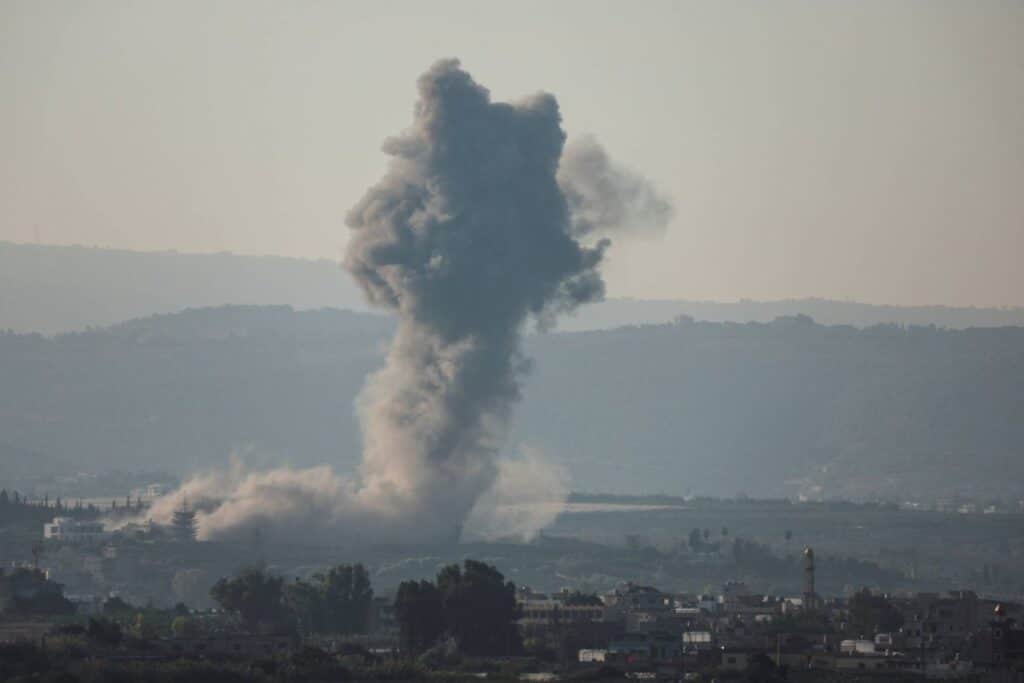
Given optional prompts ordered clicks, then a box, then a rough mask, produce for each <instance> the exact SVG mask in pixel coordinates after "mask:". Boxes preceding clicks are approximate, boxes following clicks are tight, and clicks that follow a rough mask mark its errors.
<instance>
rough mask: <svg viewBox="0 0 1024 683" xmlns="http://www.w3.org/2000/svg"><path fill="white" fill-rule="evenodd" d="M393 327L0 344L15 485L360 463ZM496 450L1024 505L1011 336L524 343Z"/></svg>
mask: <svg viewBox="0 0 1024 683" xmlns="http://www.w3.org/2000/svg"><path fill="white" fill-rule="evenodd" d="M391 330H392V322H391V321H390V320H389V319H387V318H385V317H382V316H375V315H370V314H364V313H353V312H347V311H337V310H321V311H308V312H295V311H293V310H291V309H290V308H287V307H225V308H217V309H202V310H191V311H186V312H184V313H181V314H177V315H166V316H156V317H151V318H145V319H139V320H134V321H131V322H128V323H125V324H121V325H117V326H114V327H111V328H107V329H102V330H94V331H89V332H84V333H79V334H71V335H63V336H58V337H54V338H46V337H42V336H39V335H16V334H6V335H2V336H0V378H2V381H0V435H2V436H0V441H2V442H3V443H4V444H5V445H4V448H5V449H6V450H7V452H11V453H15V452H17V453H19V454H21V455H19V456H18V458H17V460H18V468H17V469H18V473H13V472H12V471H11V470H10V469H9V468H7V467H5V468H4V470H5V471H4V472H3V475H4V478H9V477H14V476H22V475H24V474H25V472H24V470H25V468H26V467H27V466H29V465H30V464H31V463H32V461H33V459H32V458H27V457H26V456H25V455H24V454H25V453H40V454H44V455H45V456H47V458H46V459H45V460H44V459H39V462H40V463H45V465H46V469H47V470H48V471H50V470H53V468H54V463H55V462H59V463H63V464H64V466H65V467H66V468H67V469H69V470H71V471H79V470H103V469H110V468H122V469H131V470H155V469H159V470H169V471H171V472H173V473H175V474H179V475H180V474H186V473H188V472H191V471H195V470H197V469H203V468H208V467H212V466H222V465H224V464H225V463H226V462H227V460H228V458H229V456H230V455H231V454H232V453H239V454H242V455H243V456H244V457H245V458H246V459H247V460H248V461H250V462H251V464H253V465H254V466H266V465H278V464H285V463H290V464H294V465H299V466H304V465H313V464H320V463H325V462H327V463H333V464H335V466H337V467H338V468H339V469H341V470H345V471H352V470H354V468H355V467H356V466H357V464H358V461H359V435H358V429H357V423H356V420H355V418H354V400H355V397H356V395H357V394H358V392H359V390H360V388H361V387H362V385H363V382H364V380H365V378H366V375H367V374H368V373H369V372H371V371H372V370H373V369H375V368H377V367H379V366H380V365H381V364H382V354H383V351H384V349H385V346H386V343H387V340H388V337H389V335H390V333H391ZM527 352H528V354H529V355H530V356H531V357H532V358H533V360H534V363H533V370H532V372H531V374H530V375H529V376H527V377H526V379H525V381H524V390H523V401H522V403H521V404H520V405H519V406H518V407H517V412H516V414H515V419H514V424H513V427H512V434H511V439H510V444H512V446H511V447H515V446H516V445H518V444H521V443H527V444H530V445H532V446H535V447H538V448H540V449H541V450H543V451H544V452H545V453H547V454H548V455H549V456H550V457H552V458H555V459H558V460H561V461H562V462H564V463H565V464H566V465H567V466H568V468H569V471H570V473H571V476H572V484H573V488H575V489H576V490H590V491H611V492H622V493H639V492H646V493H652V492H664V493H669V494H676V495H681V494H686V493H694V494H709V495H733V494H736V493H738V492H745V493H748V494H750V495H752V496H753V495H757V496H779V495H786V496H795V495H800V494H804V495H808V496H811V497H822V496H824V497H828V498H831V497H854V498H884V499H903V498H907V497H936V496H941V497H947V496H953V495H955V494H957V493H962V494H968V495H971V496H972V497H978V496H982V497H984V496H992V497H998V496H1001V497H1005V498H1014V499H1016V498H1019V497H1022V496H1024V484H1022V483H1021V482H1024V476H1022V475H1024V458H1022V457H1021V456H1022V444H1024V419H1022V417H1024V409H1022V406H1024V328H1016V327H1006V328H990V329H967V330H943V329H937V328H933V327H899V326H895V325H887V326H876V327H869V328H865V329H857V328H853V327H845V326H832V327H828V326H822V325H818V324H816V323H814V322H813V321H811V320H810V319H809V318H805V317H790V318H781V319H778V320H776V321H774V322H771V323H748V324H734V323H706V322H693V321H689V320H685V319H683V320H681V321H679V322H677V323H674V324H666V325H652V326H641V327H623V328H619V329H615V330H609V331H598V332H579V333H560V334H547V335H534V336H531V337H529V338H528V342H527Z"/></svg>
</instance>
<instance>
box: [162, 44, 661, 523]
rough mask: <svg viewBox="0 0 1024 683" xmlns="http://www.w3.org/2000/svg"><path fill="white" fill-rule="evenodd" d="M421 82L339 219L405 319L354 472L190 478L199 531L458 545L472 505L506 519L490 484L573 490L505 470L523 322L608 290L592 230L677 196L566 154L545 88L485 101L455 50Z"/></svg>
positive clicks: (380, 377) (368, 271)
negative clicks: (485, 501) (509, 99)
mask: <svg viewBox="0 0 1024 683" xmlns="http://www.w3.org/2000/svg"><path fill="white" fill-rule="evenodd" d="M418 85H419V99H418V101H417V103H416V108H415V116H414V120H413V123H412V126H411V127H410V128H409V129H408V130H406V131H405V132H404V133H402V134H401V135H398V136H396V137H394V138H391V139H388V140H387V141H386V142H385V143H384V147H383V149H384V151H385V152H386V153H387V154H389V155H390V156H391V161H390V164H389V167H388V170H387V173H386V174H385V176H384V177H383V178H382V179H381V180H380V181H379V182H378V183H377V184H376V185H375V186H374V187H372V188H371V189H370V190H369V191H368V192H367V193H366V195H365V196H364V197H363V198H362V200H360V202H359V203H358V204H357V205H356V206H355V207H354V208H353V209H352V211H351V212H350V213H349V215H348V217H347V223H348V225H349V227H350V228H351V229H352V237H351V240H350V241H349V245H348V250H347V253H346V257H345V267H346V268H347V270H348V271H349V272H350V273H351V274H352V275H353V276H354V277H355V279H356V281H357V282H358V283H359V285H360V286H361V287H362V289H363V290H364V292H365V293H366V296H367V298H368V299H369V301H370V302H371V303H373V304H375V305H377V306H380V307H383V308H386V309H389V310H391V311H393V312H394V313H395V314H396V315H397V318H398V328H397V331H396V335H395V338H394V340H393V341H392V344H391V347H390V350H389V352H388V355H387V362H386V365H385V366H384V368H382V369H381V370H380V371H378V372H377V373H375V374H374V375H372V376H371V377H370V378H369V380H368V382H367V385H366V387H365V389H364V391H363V393H362V394H361V396H360V398H359V400H358V406H357V407H358V411H359V416H360V423H361V427H362V432H363V441H364V444H363V447H364V453H363V464H362V468H361V471H360V480H359V482H358V483H354V482H351V481H348V480H344V479H341V478H339V477H338V476H337V475H335V474H333V473H332V472H331V471H330V470H329V469H328V468H322V469H317V470H306V471H300V472H295V471H292V470H278V471H273V472H269V473H257V474H248V473H244V472H242V471H237V472H235V473H234V474H233V475H231V476H210V475H208V476H206V477H205V478H197V479H195V480H193V482H191V483H190V484H189V486H190V487H191V488H189V486H186V487H185V489H183V490H182V491H181V492H179V493H178V494H177V496H178V497H179V498H180V497H181V496H183V495H185V493H186V490H187V491H188V492H190V493H191V495H192V497H193V499H194V500H202V501H205V502H204V508H205V509H204V512H203V514H202V516H201V518H200V520H201V527H202V525H203V524H205V527H203V535H204V536H206V537H212V536H217V535H221V534H225V533H230V532H231V531H232V530H235V529H239V528H244V527H245V526H246V525H247V524H252V523H254V520H260V521H261V523H265V522H267V521H268V520H269V523H271V524H273V525H276V527H277V528H278V529H281V530H285V529H287V530H288V531H289V532H291V530H293V529H294V530H303V529H304V530H305V531H306V533H312V532H313V531H315V530H317V529H321V530H323V531H324V532H326V533H327V534H333V535H334V536H335V537H336V538H338V537H340V538H351V537H352V536H353V532H352V529H351V527H353V526H355V525H358V526H359V527H360V528H361V529H362V533H364V534H369V535H376V536H378V537H383V538H387V539H389V540H402V541H410V540H430V539H433V540H444V539H447V540H453V539H457V538H458V537H459V536H460V535H461V533H462V531H463V525H464V524H465V522H466V520H467V518H468V516H469V515H470V513H471V511H473V510H474V509H476V510H477V512H478V513H479V512H480V511H481V510H483V511H485V512H484V513H483V514H485V516H488V518H489V519H491V520H493V519H496V517H495V516H494V515H493V514H492V513H493V509H491V511H490V512H486V511H487V510H488V509H489V508H488V506H487V505H483V506H478V502H479V500H480V498H481V496H482V495H483V494H485V493H486V492H489V491H492V492H496V493H495V496H496V497H497V499H502V496H504V498H509V497H514V496H516V495H518V494H516V493H514V492H516V491H522V490H525V489H529V488H531V487H530V486H529V485H528V484H527V483H525V480H526V479H528V478H529V476H530V475H531V473H544V472H548V473H549V474H548V475H544V476H547V477H548V478H549V479H552V480H555V479H557V482H556V483H557V485H556V486H554V489H557V490H559V491H561V490H562V489H563V488H564V487H563V484H562V478H560V477H554V476H551V475H550V472H552V470H551V468H546V467H544V466H543V465H542V464H540V461H539V460H538V459H537V458H536V457H535V456H532V455H531V456H529V457H528V458H527V459H524V460H522V461H521V462H520V463H519V464H517V465H516V466H514V467H513V466H504V465H503V466H501V467H499V461H498V453H499V450H500V449H501V447H502V444H503V442H504V438H505V435H506V428H507V424H508V420H509V417H510V413H511V408H512V406H513V404H514V403H515V401H516V400H517V399H518V398H519V382H520V378H521V377H522V375H523V372H524V371H525V369H526V366H527V363H526V360H525V359H524V357H523V354H522V351H521V336H522V333H523V330H524V327H525V326H526V325H527V324H528V322H529V321H530V320H535V321H542V320H543V321H550V320H551V319H552V318H553V316H554V315H556V314H557V313H559V312H563V311H567V310H571V309H573V308H575V307H576V306H578V305H580V304H583V303H586V302H588V301H594V300H597V299H600V298H601V297H602V296H603V294H604V283H603V281H602V279H601V276H600V274H599V272H598V266H599V264H600V263H601V259H602V255H603V254H604V251H605V249H606V248H607V247H608V245H609V242H608V240H607V239H598V240H597V241H596V242H595V243H593V244H584V243H582V242H581V238H582V236H583V235H584V234H586V233H604V232H607V231H608V230H609V229H611V228H613V227H620V226H621V225H624V224H628V223H630V222H639V223H642V224H645V225H650V224H657V223H659V221H661V222H663V221H664V220H665V219H666V218H665V217H666V216H667V213H666V212H667V209H666V208H665V207H666V206H667V205H665V204H664V202H662V200H660V199H658V197H657V195H656V194H655V193H654V192H653V190H650V189H649V188H648V187H647V185H646V183H645V182H644V181H642V180H640V179H639V178H638V177H637V176H635V175H634V174H631V173H628V172H626V171H623V170H622V169H620V168H618V167H617V166H615V165H614V164H612V163H611V162H610V161H609V160H608V158H607V156H606V155H605V154H604V152H603V151H602V150H600V148H599V147H598V146H597V145H596V143H594V142H593V141H592V140H584V141H583V142H581V143H579V145H578V146H576V147H572V148H571V149H573V150H577V151H575V152H571V153H569V154H568V155H567V156H564V155H563V146H564V144H565V134H564V133H563V131H562V128H561V116H560V114H559V110H558V104H557V103H556V101H555V98H554V97H552V96H551V95H547V94H538V95H534V96H532V97H528V98H526V99H524V100H522V101H519V102H516V103H503V102H492V101H491V98H490V94H489V93H488V91H487V90H486V89H485V88H483V87H481V86H480V85H478V84H477V83H475V82H474V81H473V79H472V78H471V77H470V76H469V74H468V73H466V72H465V71H463V70H462V69H461V68H460V66H459V63H458V62H457V61H455V60H447V61H441V62H438V63H437V64H435V65H434V66H433V67H432V68H431V69H430V70H429V71H428V72H427V73H426V74H424V75H423V76H422V77H421V78H420V79H419V84H418ZM499 474H500V475H501V479H502V480H503V481H498V479H499ZM550 488H551V487H550V486H549V487H548V489H550ZM536 489H537V490H547V489H545V488H543V487H536ZM175 500H177V499H175ZM211 501H212V502H211ZM499 502H500V501H499ZM164 508H166V510H172V509H173V501H168V502H167V503H165V504H164V505H163V508H161V509H164ZM492 508H493V506H492ZM545 518H546V519H549V518H550V517H549V516H548V517H545ZM519 519H520V522H522V521H524V520H526V519H527V518H526V517H523V516H522V515H520V518H519ZM483 526H485V527H486V526H487V525H486V524H484V525H483ZM492 526H493V525H492ZM300 533H301V532H300ZM475 533H484V534H486V533H487V532H486V531H479V530H478V531H476V532H475Z"/></svg>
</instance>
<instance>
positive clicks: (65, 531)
mask: <svg viewBox="0 0 1024 683" xmlns="http://www.w3.org/2000/svg"><path fill="white" fill-rule="evenodd" d="M43 538H46V539H50V540H54V541H63V542H65V543H91V542H97V541H102V540H104V539H106V538H107V532H106V531H105V530H104V528H103V522H79V521H78V520H77V519H74V518H72V517H54V518H53V521H52V522H50V523H49V524H44V525H43Z"/></svg>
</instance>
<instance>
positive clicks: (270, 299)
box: [0, 241, 1024, 335]
mask: <svg viewBox="0 0 1024 683" xmlns="http://www.w3.org/2000/svg"><path fill="white" fill-rule="evenodd" d="M228 304H239V305H258V306H265V305H286V306H291V307H293V308H295V309H296V310H309V309H318V308H339V309H348V310H353V311H366V310H368V309H367V306H366V304H365V303H364V301H363V297H362V294H361V293H360V292H359V291H358V288H357V287H356V286H355V284H354V283H353V282H352V280H351V278H349V277H348V275H347V274H345V273H344V272H342V271H341V268H340V265H339V264H338V263H337V262H336V261H331V260H327V259H324V260H316V261H313V260H303V259H295V258H285V257H280V256H244V255H237V254H230V253H214V254H188V253H180V252H176V251H161V252H140V251H129V250H123V249H104V248H98V247H82V246H49V245H36V244H14V243H11V242H2V241H0V329H10V330H14V331H15V332H39V333H42V334H47V335H50V334H57V333H61V332H72V331H78V330H83V329H86V328H88V327H106V326H109V325H114V324H117V323H120V322H123V321H126V320H131V319H133V318H139V317H144V316H149V315H154V314H164V313H176V312H178V311H182V310H185V309H188V308H202V307H209V306H222V305H228ZM794 315H807V316H809V317H811V318H813V319H814V320H815V321H816V322H818V323H821V324H823V325H853V326H856V327H868V326H871V325H877V324H885V323H898V324H905V325H936V326H938V327H946V328H951V329H964V328H968V327H1003V326H1024V308H1020V307H1014V308H975V307H952V306H890V305H875V304H865V303H857V302H852V301H832V300H827V299H817V298H808V299H793V300H784V301H748V300H743V301H736V302H717V301H685V300H641V299H609V300H607V301H604V302H601V303H598V304H592V305H588V306H584V307H582V308H581V309H579V311H578V312H577V313H576V314H575V315H574V316H571V317H567V318H565V319H563V320H561V321H560V322H559V324H558V329H559V330H563V331H585V330H598V329H610V328H614V327H621V326H625V325H643V324H650V323H664V322H669V321H672V320H674V319H675V318H677V317H679V316H689V317H692V318H694V319H695V320H705V321H709V322H752V321H753V322H770V321H772V320H774V319H775V318H778V317H784V316H794Z"/></svg>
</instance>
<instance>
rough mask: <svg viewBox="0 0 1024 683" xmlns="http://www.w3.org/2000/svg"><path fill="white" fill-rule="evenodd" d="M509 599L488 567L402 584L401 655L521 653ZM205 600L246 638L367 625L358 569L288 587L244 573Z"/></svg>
mask: <svg viewBox="0 0 1024 683" xmlns="http://www.w3.org/2000/svg"><path fill="white" fill-rule="evenodd" d="M515 594H516V589H515V584H513V583H512V582H511V581H506V580H505V577H504V576H503V575H502V574H501V572H499V571H498V570H497V569H496V568H495V567H493V566H491V565H489V564H486V563H484V562H477V561H474V560H466V561H465V562H464V563H463V564H462V565H461V566H460V565H457V564H452V565H448V566H446V567H444V568H442V569H441V571H440V572H438V574H437V577H436V578H435V579H434V580H432V581H430V580H424V581H405V582H403V583H402V584H401V585H400V586H399V587H398V592H397V595H396V598H395V602H394V615H395V620H396V622H397V625H398V629H399V633H400V638H401V647H402V651H403V652H405V653H407V654H410V655H415V654H420V653H423V652H424V651H426V650H429V649H430V648H432V647H434V646H436V645H439V644H441V643H445V642H449V643H451V644H453V645H455V646H456V647H457V648H458V649H459V650H460V651H462V652H464V653H466V654H469V655H479V656H489V655H508V654H515V653H518V652H520V651H521V650H522V642H521V640H520V637H519V633H518V630H517V628H516V620H517V619H518V618H519V611H518V607H517V604H516V595H515ZM210 595H211V597H212V598H213V599H214V600H215V601H216V602H217V604H218V605H220V606H221V607H222V608H223V609H224V610H226V611H228V612H231V613H233V614H235V615H237V617H238V618H239V619H240V621H241V624H242V626H243V627H244V628H245V629H247V630H249V631H250V632H253V633H295V632H298V633H302V634H340V635H346V634H362V633H366V632H367V631H368V630H369V628H370V625H371V619H372V617H373V609H372V608H373V588H372V586H371V583H370V577H369V574H368V572H367V570H366V568H365V567H364V566H363V565H361V564H355V565H349V564H342V565H338V566H336V567H332V568H331V569H329V570H328V571H326V572H323V573H319V574H315V575H313V577H312V579H311V580H309V581H306V580H301V579H297V580H295V581H292V582H288V581H286V580H285V579H284V578H282V577H279V576H273V575H271V574H269V573H267V572H266V571H264V570H262V569H259V568H248V569H244V570H242V571H241V572H239V573H238V574H236V575H235V576H233V577H230V578H222V579H220V580H219V581H218V582H217V583H216V584H214V586H213V588H212V589H211V591H210Z"/></svg>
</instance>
